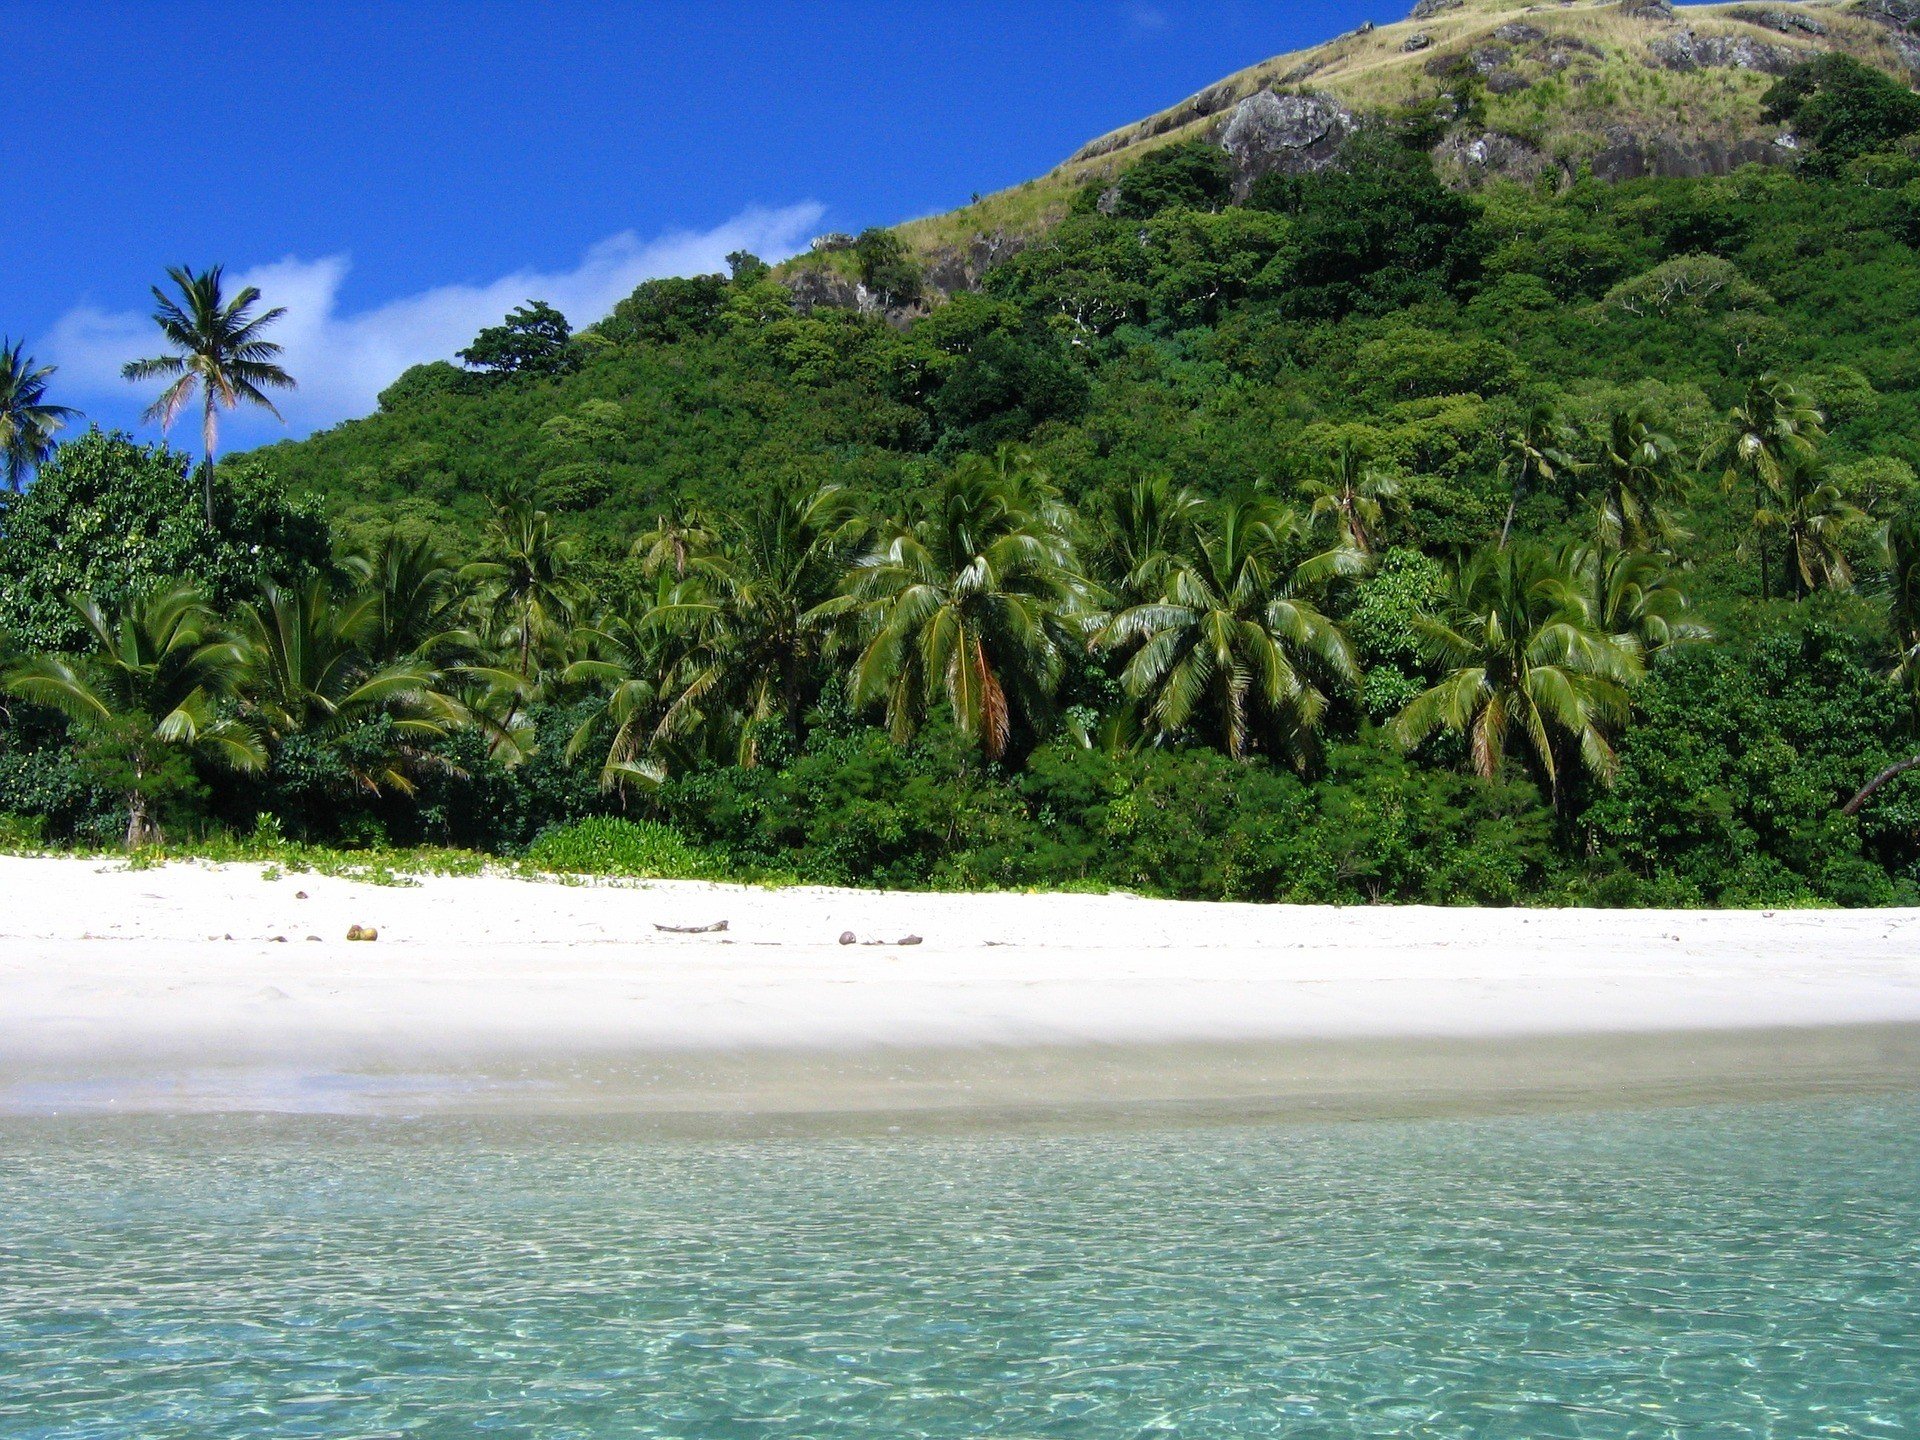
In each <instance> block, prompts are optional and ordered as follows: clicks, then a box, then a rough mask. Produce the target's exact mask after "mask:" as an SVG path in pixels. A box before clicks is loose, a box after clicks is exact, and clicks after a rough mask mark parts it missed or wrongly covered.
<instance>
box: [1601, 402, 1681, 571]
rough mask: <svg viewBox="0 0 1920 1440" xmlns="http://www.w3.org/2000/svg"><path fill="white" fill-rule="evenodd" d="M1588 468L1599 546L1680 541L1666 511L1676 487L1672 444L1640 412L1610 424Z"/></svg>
mask: <svg viewBox="0 0 1920 1440" xmlns="http://www.w3.org/2000/svg"><path fill="white" fill-rule="evenodd" d="M1590 468H1591V469H1592V471H1593V473H1594V474H1595V476H1596V477H1597V478H1598V480H1599V482H1600V483H1599V486H1598V488H1597V489H1596V491H1595V493H1594V496H1593V499H1594V501H1595V510H1596V512H1597V517H1598V529H1599V534H1600V540H1601V544H1602V545H1603V546H1607V547H1618V546H1624V547H1626V548H1628V549H1633V550H1648V549H1653V548H1655V547H1656V546H1660V547H1664V546H1668V545H1671V544H1673V543H1674V542H1676V541H1678V540H1680V539H1682V538H1683V532H1682V531H1681V530H1680V528H1679V527H1678V526H1677V525H1675V524H1674V522H1673V519H1672V517H1671V516H1670V515H1669V514H1668V513H1667V511H1666V509H1665V508H1664V502H1665V501H1668V500H1670V499H1672V498H1674V497H1675V496H1677V495H1678V494H1679V488H1680V487H1679V478H1678V476H1677V474H1676V472H1675V467H1674V444H1673V441H1672V439H1671V438H1670V437H1668V436H1666V435H1664V434H1662V433H1661V432H1660V431H1658V430H1655V429H1654V428H1653V427H1652V426H1651V425H1649V424H1648V423H1647V421H1646V419H1645V417H1644V416H1643V415H1642V414H1641V413H1640V412H1639V411H1637V410H1624V411H1620V412H1618V413H1616V414H1615V415H1614V416H1613V417H1612V419H1611V420H1609V421H1608V423H1607V429H1606V433H1605V434H1604V435H1602V436H1601V437H1600V443H1599V455H1598V457H1597V458H1596V459H1595V460H1594V461H1593V463H1592V465H1591V467H1590Z"/></svg>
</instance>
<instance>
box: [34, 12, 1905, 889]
mask: <svg viewBox="0 0 1920 1440" xmlns="http://www.w3.org/2000/svg"><path fill="white" fill-rule="evenodd" d="M1582 13H1585V12H1582ZM1862 84H1864V82H1860V81H1859V77H1858V76H1855V75H1853V74H1852V73H1851V72H1848V71H1845V70H1844V69H1839V68H1836V67H1833V66H1826V67H1825V68H1821V69H1818V70H1817V71H1809V72H1807V73H1805V74H1804V75H1795V76H1790V77H1789V78H1788V81H1786V82H1783V87H1782V88H1781V89H1780V91H1779V93H1778V95H1777V96H1776V98H1775V99H1774V100H1770V102H1769V103H1777V104H1778V105H1780V106H1782V107H1786V106H1789V105H1791V106H1793V107H1795V108H1794V110H1793V113H1794V115H1795V116H1796V117H1797V118H1796V119H1795V123H1796V124H1798V125H1802V126H1803V133H1804V135H1805V137H1806V139H1807V140H1808V142H1809V144H1810V145H1811V147H1812V154H1811V157H1810V160H1809V163H1807V164H1805V165H1803V166H1801V167H1800V168H1799V169H1798V170H1796V171H1782V170H1764V169H1759V168H1750V169H1745V170H1740V171H1737V172H1735V173H1734V174H1732V175H1728V176H1725V177H1720V178H1707V179H1697V180H1637V181H1631V182H1625V183H1620V184H1617V185H1611V186H1609V185H1603V184H1600V183H1597V182H1595V181H1593V180H1591V179H1580V180H1577V181H1574V182H1573V183H1570V184H1567V185H1564V186H1556V185H1552V184H1543V185H1539V186H1535V185H1526V186H1521V185H1515V184H1505V185H1496V186H1491V187H1489V188H1487V189H1485V190H1484V191H1482V192H1480V193H1479V194H1477V195H1468V194H1465V193H1462V192H1460V191H1457V190H1455V189H1453V188H1450V187H1449V186H1447V185H1445V184H1443V183H1442V182H1441V179H1440V177H1439V176H1438V175H1437V174H1436V172H1435V169H1434V166H1433V162H1432V161H1431V159H1430V158H1429V156H1428V153H1427V148H1426V147H1427V146H1428V145H1430V144H1431V142H1432V128H1433V125H1434V124H1436V123H1439V122H1437V121H1436V120H1435V118H1434V116H1432V115H1431V114H1429V113H1427V112H1424V111H1422V112H1407V113H1403V114H1401V115H1399V116H1398V117H1395V118H1394V119H1392V120H1391V121H1389V122H1384V123H1376V124H1373V125H1371V126H1369V127H1368V128H1367V129H1365V130H1363V131H1362V132H1361V134H1360V135H1359V136H1358V137H1356V138H1355V139H1354V140H1353V141H1351V142H1350V143H1349V145H1348V147H1347V150H1346V153H1345V157H1344V161H1343V163H1342V165H1341V166H1339V167H1337V168H1335V169H1332V170H1327V171H1324V172H1320V173H1317V174H1313V175H1306V176H1295V177H1270V178H1268V179H1266V180H1262V181H1261V182H1259V183H1258V184H1256V185H1255V186H1254V187H1253V188H1252V191H1251V193H1250V194H1249V195H1248V196H1247V197H1246V200H1245V202H1244V203H1236V202H1235V201H1234V199H1233V195H1232V191H1231V188H1230V186H1228V185H1227V184H1226V183H1225V174H1226V172H1225V171H1224V169H1222V168H1221V167H1220V165H1219V163H1218V155H1217V153H1215V152H1208V151H1206V150H1205V149H1204V147H1199V146H1195V145H1192V144H1187V143H1183V142H1182V141H1181V140H1180V139H1178V138H1175V139H1174V140H1173V141H1172V142H1171V143H1168V144H1165V145H1162V146H1159V147H1158V148H1156V149H1155V150H1154V151H1153V155H1154V159H1153V160H1152V162H1151V163H1148V162H1142V163H1141V164H1140V165H1139V166H1138V167H1137V168H1136V169H1134V170H1133V171H1131V172H1129V173H1128V174H1127V175H1125V176H1123V177H1121V178H1120V181H1119V183H1118V185H1117V187H1116V186H1115V185H1114V183H1113V182H1112V181H1111V179H1109V178H1107V177H1102V178H1101V179H1100V180H1097V181H1095V182H1094V183H1092V184H1091V185H1089V186H1088V187H1087V189H1086V190H1085V191H1084V192H1083V193H1082V194H1081V195H1080V196H1079V197H1078V199H1076V200H1072V201H1071V203H1069V204H1066V205H1064V206H1062V207H1061V208H1062V214H1061V217H1060V219H1059V221H1058V223H1057V224H1056V225H1055V227H1054V228H1053V229H1052V230H1051V231H1050V232H1049V233H1048V234H1047V236H1046V237H1045V238H1044V239H1043V240H1042V241H1040V242H1039V243H1036V244H1033V245H1030V246H1029V247H1027V248H1026V249H1024V250H1021V251H1020V252H1019V253H1017V254H1014V255H1012V256H1011V257H1009V258H1006V259H1003V260H1002V261H1001V262H1000V263H999V264H997V265H996V266H994V267H993V268H991V269H990V270H989V271H988V273H987V275H986V277H985V280H984V282H983V285H982V287H981V291H980V293H977V294H964V295H960V296H956V297H954V298H953V299H951V300H949V301H947V302H945V303H942V304H938V305H936V306H933V307H932V308H931V309H930V310H929V311H928V313H925V314H924V315H921V316H920V317H919V318H918V319H916V320H915V321H914V322H913V323H912V324H911V325H908V326H904V327H903V326H901V325H898V324H895V323H890V322H889V321H888V320H887V319H886V318H885V317H883V316H880V315H867V314H862V313H856V312H853V311H842V310H835V309H831V308H824V307H823V308H817V309H814V310H813V311H812V312H811V313H802V311H801V310H800V309H799V308H797V307H796V304H795V301H794V298H793V295H792V293H790V292H789V291H788V289H787V288H786V287H785V286H784V285H782V284H781V283H780V282H779V280H778V278H777V277H776V276H775V275H774V274H773V273H771V272H769V270H768V269H767V267H766V266H764V265H762V264H760V263H759V262H758V261H757V260H755V259H754V258H753V257H751V256H747V255H737V256H734V257H732V260H731V263H730V267H729V268H730V272H731V273H730V274H728V275H725V276H722V275H711V276H700V277H692V278H687V279H677V280H662V281H652V282H648V284H646V285H643V286H641V287H640V289H639V290H638V291H637V292H636V293H635V294H634V295H633V296H632V297H630V298H629V299H627V300H625V301H623V302H622V303H621V304H620V305H619V306H617V307H616V308H615V309H614V311H613V313H612V314H611V315H610V316H608V317H606V318H605V319H603V320H601V321H600V322H598V323H597V324H593V325H589V326H587V327H586V328H585V329H584V330H583V331H581V332H580V333H578V334H575V333H573V332H572V330H571V328H570V326H569V325H568V323H567V322H566V320H565V318H564V317H560V316H558V315H557V314H556V313H554V312H552V311H551V309H550V307H546V306H542V305H540V304H538V303H537V302H530V303H529V305H528V306H527V307H524V308H523V309H521V310H517V311H516V312H515V313H514V315H513V316H510V317H508V318H507V321H506V323H505V324H503V325H502V326H499V327H492V328H490V329H489V330H488V331H487V332H486V333H485V334H483V336H482V337H480V338H479V339H478V340H476V342H475V344H474V346H473V347H470V348H469V349H468V350H467V351H464V352H462V356H461V358H462V359H464V360H466V361H467V362H468V365H467V368H464V369H463V368H461V367H458V366H455V365H452V364H448V363H436V364H433V365H426V366H420V367H417V368H416V369H414V370H411V371H409V372H407V374H405V375H403V376H401V377H399V378H398V379H397V380H396V382H395V383H394V384H393V385H392V386H391V387H390V388H389V389H388V390H387V391H386V392H385V393H384V394H383V395H382V397H381V400H380V409H379V412H378V413H377V414H375V415H372V416H369V417H367V418H366V419H364V420H358V421H353V422H350V423H348V424H345V425H341V426H339V427H336V428H335V429H333V430H330V431H327V432H324V433H321V434H318V435H315V436H313V437H311V438H309V439H307V440H305V441H302V442H299V443H297V444H281V445H276V446H273V447H269V448H267V449H264V450H261V451H256V452H254V453H252V454H250V455H245V456H238V457H229V458H226V459H224V460H222V461H220V462H219V463H218V464H217V465H208V466H205V467H202V470H201V476H203V477H204V481H205V485H204V487H199V486H196V483H195V480H194V478H193V477H192V476H191V475H190V473H189V470H188V467H187V464H186V461H185V459H184V458H183V457H182V456H180V455H178V454H176V453H175V452H173V451H171V450H169V449H167V448H166V447H165V446H159V447H150V448H142V447H140V446H137V445H134V444H133V443H131V442H130V441H128V440H126V439H125V438H124V437H116V436H109V435H103V434H100V433H99V432H97V431H96V432H90V433H87V434H84V435H81V436H79V437H78V438H76V439H73V440H71V441H68V442H67V443H65V444H63V445H60V446H58V447H57V448H55V449H54V450H53V451H52V453H51V455H49V456H47V457H46V458H45V460H44V463H43V464H42V465H41V470H40V475H39V478H38V480H37V481H36V483H35V484H34V485H33V486H32V487H31V488H29V489H28V490H27V491H26V493H25V494H24V495H22V496H20V497H18V498H17V499H13V500H10V501H9V502H8V503H7V508H6V509H5V510H4V512H0V631H3V632H5V633H7V634H9V635H10V636H11V637H12V639H11V641H10V642H8V644H9V645H10V647H11V648H10V650H9V651H8V653H7V655H6V656H5V658H4V659H3V660H0V670H3V671H4V673H5V674H6V675H7V676H8V677H9V678H8V679H7V681H6V687H7V694H8V695H9V696H10V697H11V698H10V700H9V702H8V704H7V707H6V710H5V712H4V718H0V817H5V816H12V817H14V818H11V819H4V820H0V835H7V836H14V837H18V839H17V841H9V842H8V843H52V844H82V845H98V844H102V843H107V842H111V841H125V842H127V843H132V844H135V845H140V844H144V843H151V842H152V841H153V840H154V839H155V838H156V836H157V835H159V834H161V833H164V834H165V836H166V837H167V840H168V843H169V844H171V845H176V846H187V847H199V848H201V849H202V850H204V851H207V852H208V853H213V852H219V853H227V852H225V851H221V849H220V847H222V846H229V847H231V846H238V845H241V844H242V843H243V841H244V840H245V837H248V836H256V837H257V836H259V835H260V834H263V833H267V832H268V831H270V833H271V835H272V837H274V840H275V843H276V844H279V845H284V846H293V847H320V849H325V848H326V847H340V846H347V847H354V846H362V847H366V853H368V854H369V855H386V854H388V853H389V852H390V847H394V846H408V845H418V844H430V845H436V846H442V847H452V848H453V849H454V850H456V851H458V852H459V853H463V854H487V855H493V856H499V857H509V858H512V859H523V860H524V861H525V863H528V864H530V865H536V866H539V867H542V868H555V869H564V870H570V871H579V872H587V873H598V874H617V875H635V876H645V875H684V876H699V877H710V878H712V877H723V876H733V877H742V878H769V879H792V880H799V881H806V882H820V883H834V884H852V885H893V886H941V887H969V886H1006V887H1028V886H1088V887H1123V888H1130V889H1138V890H1145V891H1150V892H1153V893H1160V894H1168V895H1177V896H1190V897H1209V898H1232V899H1253V900H1300V901H1318V902H1351V901H1422V902H1434V903H1461V902H1471V903H1490V904H1505V903H1518V902H1545V903H1571V902H1584V903H1598V904H1650V903H1673V904H1742V905H1745V904H1753V905H1761V904H1764V905H1788V904H1810V903H1840V904H1868V903H1886V902H1892V901H1920V776H1917V775H1915V774H1914V773H1913V771H1915V770H1920V765H1914V766H1907V765H1906V762H1907V761H1908V759H1909V757H1912V756H1914V755H1915V754H1916V752H1920V684H1917V683H1916V681H1917V680H1920V666H1916V665H1915V663H1914V657H1915V655H1916V653H1920V613H1916V610H1917V606H1920V602H1916V601H1915V598H1914V596H1915V593H1916V591H1915V583H1916V582H1915V575H1916V573H1920V538H1916V537H1920V481H1916V471H1917V470H1920V368H1917V367H1916V366H1915V364H1914V361H1913V356H1912V349H1911V345H1910V342H1909V338H1908V331H1909V330H1910V328H1911V324H1912V318H1913V316H1914V315H1915V314H1916V313H1920V254H1916V252H1915V249H1914V242H1915V241H1916V240H1920V227H1916V226H1915V224H1914V223H1913V219H1912V217H1913V215H1914V214H1915V213H1920V212H1916V209H1915V206H1914V203H1913V202H1912V200H1911V198H1910V196H1909V193H1908V192H1909V190H1910V188H1911V187H1913V186H1914V185H1915V184H1916V183H1917V182H1920V162H1916V161H1915V159H1914V158H1913V155H1914V153H1920V152H1913V151H1910V149H1909V146H1910V143H1911V142H1910V141H1909V140H1908V139H1907V138H1906V137H1907V135H1908V131H1909V130H1910V129H1911V128H1912V127H1908V128H1907V129H1902V128H1901V126H1903V125H1905V123H1906V122H1905V119H1904V118H1903V116H1904V111H1903V110H1902V108H1901V107H1900V106H1899V105H1897V104H1894V103H1893V102H1892V101H1891V100H1890V99H1889V98H1888V97H1887V96H1886V95H1885V94H1883V93H1882V92H1881V91H1880V90H1879V89H1877V88H1876V87H1874V86H1872V85H1866V86H1865V92H1864V93H1865V98H1864V99H1861V98H1860V95H1859V94H1857V93H1856V92H1857V91H1859V90H1860V87H1861V85H1862ZM1463 88H1466V87H1464V85H1463ZM1822 106H1824V107H1825V108H1824V109H1821V108H1819V107H1822ZM1806 107H1815V108H1814V109H1812V110H1811V111H1809V110H1808V109H1807V108H1806ZM1782 113H1783V114H1784V113H1786V110H1785V109H1784V108H1783V109H1782ZM1808 114H1811V115H1813V116H1814V117H1815V120H1819V117H1821V116H1823V115H1824V116H1826V117H1827V120H1820V121H1819V123H1817V124H1816V123H1813V122H1812V121H1808V120H1807V119H1806V116H1807V115H1808ZM1862 115H1865V116H1866V118H1865V119H1861V118H1860V117H1861V116H1862ZM1887 115H1891V116H1892V117H1893V118H1892V119H1890V120H1889V119H1886V118H1885V117H1886V116H1887ZM1836 117H1837V118H1836ZM1849 117H1851V118H1849ZM1876 117H1879V118H1876ZM1829 122H1830V124H1829ZM1823 126H1824V127H1826V128H1822V127H1823ZM1863 137H1865V138H1863ZM1916 193H1920V192H1916ZM1109 211H1111V212H1113V213H1107V212H1109ZM844 254H845V257H846V262H847V264H849V265H851V266H852V267H853V270H854V271H857V272H858V274H859V276H860V278H861V282H862V284H864V285H865V286H866V287H867V289H868V291H869V293H870V294H885V295H887V296H889V297H891V298H892V299H893V300H894V301H896V302H904V301H905V300H907V299H908V298H910V297H921V296H923V285H924V276H923V274H922V272H921V271H920V269H919V266H918V262H917V261H916V259H915V257H914V256H913V255H912V253H911V252H910V251H909V250H908V249H907V248H906V247H905V246H903V245H902V244H901V243H900V242H899V240H898V238H897V237H894V236H890V235H888V234H887V233H886V232H877V231H875V232H868V233H867V234H866V235H863V236H862V237H860V238H859V239H858V240H857V241H853V242H851V247H850V248H849V249H847V250H846V251H845V252H844ZM834 258H835V259H836V260H837V259H839V258H840V256H839V255H836V256H835V257H834ZM848 273H849V274H851V273H853V272H852V271H850V272H848ZM236 303H237V302H236ZM197 488H199V489H201V493H200V494H198V495H196V494H195V490H196V489H197ZM208 496H210V497H211V500H210V504H209V503H208V501H207V497H208ZM290 497H298V498H290ZM208 515H211V517H212V518H211V523H209V521H208V519H207V516H208ZM69 595H71V596H74V597H76V598H77V599H78V600H79V602H80V604H79V606H78V607H77V608H76V607H75V606H74V605H71V604H69V603H67V601H66V599H65V598H64V597H66V596H69ZM1903 766H1904V767H1905V768H1903ZM1876 781H1877V782H1878V783H1877V784H1875V785H1873V787H1872V788H1870V789H1869V788H1867V787H1869V785H1870V782H1876ZM263 815H264V816H265V817H267V818H266V822H265V824H266V827H267V831H263V830H262V829H261V824H262V822H261V821H260V819H259V817H261V816H263ZM232 837H241V838H240V839H235V838H232ZM246 843H253V844H255V846H256V849H258V848H259V845H260V844H261V843H263V842H258V841H249V842H246ZM261 853H263V854H264V853H265V851H264V850H263V851H261ZM315 853H319V850H315ZM377 863H378V864H382V865H384V864H386V863H387V862H386V861H384V860H382V861H379V862H377ZM475 863H478V862H475Z"/></svg>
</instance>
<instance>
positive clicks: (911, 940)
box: [840, 931, 921, 945]
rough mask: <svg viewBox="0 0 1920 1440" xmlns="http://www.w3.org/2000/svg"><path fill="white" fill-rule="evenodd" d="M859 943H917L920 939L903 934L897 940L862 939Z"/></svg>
mask: <svg viewBox="0 0 1920 1440" xmlns="http://www.w3.org/2000/svg"><path fill="white" fill-rule="evenodd" d="M848 933H849V934H851V933H852V932H851V931H849V932H848ZM840 943H841V944H842V945H846V944H850V943H851V942H850V941H846V940H842V941H841V942H840ZM861 943H862V944H864V945H918V944H920V943H921V940H920V937H919V936H918V935H905V936H902V937H901V938H900V939H898V940H864V941H862V942H861Z"/></svg>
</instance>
